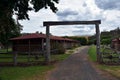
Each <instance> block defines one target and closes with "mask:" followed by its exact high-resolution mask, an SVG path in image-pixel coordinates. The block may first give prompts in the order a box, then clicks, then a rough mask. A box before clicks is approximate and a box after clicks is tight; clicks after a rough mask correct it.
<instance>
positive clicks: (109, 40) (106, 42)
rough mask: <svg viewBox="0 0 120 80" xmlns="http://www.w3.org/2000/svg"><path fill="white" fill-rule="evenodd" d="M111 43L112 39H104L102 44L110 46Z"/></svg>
mask: <svg viewBox="0 0 120 80" xmlns="http://www.w3.org/2000/svg"><path fill="white" fill-rule="evenodd" d="M110 43H111V39H102V40H101V44H104V45H108V44H110Z"/></svg>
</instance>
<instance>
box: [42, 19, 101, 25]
mask: <svg viewBox="0 0 120 80" xmlns="http://www.w3.org/2000/svg"><path fill="white" fill-rule="evenodd" d="M80 24H83V25H89V24H101V20H94V21H45V22H43V26H54V25H80Z"/></svg>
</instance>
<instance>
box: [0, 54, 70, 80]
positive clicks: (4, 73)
mask: <svg viewBox="0 0 120 80" xmlns="http://www.w3.org/2000/svg"><path fill="white" fill-rule="evenodd" d="M69 55H70V54H59V55H51V59H52V60H56V61H62V60H64V59H66V58H67V57H68V56H69ZM1 56H5V55H1ZM7 56H11V55H7ZM41 59H43V58H41ZM7 60H8V61H9V59H7ZM11 60H12V59H11ZM21 60H22V59H21ZM23 61H24V59H23ZM53 68H54V65H48V66H45V65H38V66H29V67H0V80H45V75H46V73H47V71H49V70H51V69H53Z"/></svg>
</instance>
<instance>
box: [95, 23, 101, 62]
mask: <svg viewBox="0 0 120 80" xmlns="http://www.w3.org/2000/svg"><path fill="white" fill-rule="evenodd" d="M95 27H96V40H97V41H96V43H97V44H96V51H97V61H98V62H101V54H100V30H99V24H95Z"/></svg>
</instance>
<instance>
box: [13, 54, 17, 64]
mask: <svg viewBox="0 0 120 80" xmlns="http://www.w3.org/2000/svg"><path fill="white" fill-rule="evenodd" d="M13 54H14V56H13V61H14V66H17V52H13Z"/></svg>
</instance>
